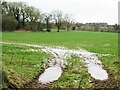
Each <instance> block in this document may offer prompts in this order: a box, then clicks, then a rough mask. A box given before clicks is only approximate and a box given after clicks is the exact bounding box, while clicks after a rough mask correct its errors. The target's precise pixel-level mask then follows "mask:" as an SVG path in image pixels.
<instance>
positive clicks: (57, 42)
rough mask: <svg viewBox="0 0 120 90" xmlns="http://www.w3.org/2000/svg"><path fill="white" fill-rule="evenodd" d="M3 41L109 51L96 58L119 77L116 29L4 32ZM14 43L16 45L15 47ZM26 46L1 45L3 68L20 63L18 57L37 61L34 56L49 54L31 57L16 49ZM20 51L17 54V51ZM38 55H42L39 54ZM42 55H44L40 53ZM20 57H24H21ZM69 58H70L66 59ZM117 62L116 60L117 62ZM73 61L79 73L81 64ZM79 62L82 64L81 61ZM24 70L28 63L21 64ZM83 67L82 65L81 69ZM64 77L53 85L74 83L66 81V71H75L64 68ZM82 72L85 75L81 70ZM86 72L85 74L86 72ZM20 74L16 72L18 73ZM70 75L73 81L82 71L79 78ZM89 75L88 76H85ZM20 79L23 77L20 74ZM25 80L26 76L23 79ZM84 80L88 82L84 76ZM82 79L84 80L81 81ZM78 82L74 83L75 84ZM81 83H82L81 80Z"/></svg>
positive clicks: (100, 51)
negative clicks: (114, 31) (103, 30)
mask: <svg viewBox="0 0 120 90" xmlns="http://www.w3.org/2000/svg"><path fill="white" fill-rule="evenodd" d="M2 41H4V42H18V43H19V42H21V43H30V44H38V45H46V46H63V47H66V48H69V49H81V48H82V49H85V50H88V51H90V52H94V53H98V54H110V56H104V57H99V59H100V60H101V61H102V63H103V65H104V68H106V69H108V70H109V72H111V73H112V77H113V78H114V79H115V80H117V81H118V78H120V77H119V76H118V74H117V73H118V72H119V71H118V69H117V68H118V65H119V64H118V63H119V61H118V34H116V33H105V32H80V31H62V32H59V33H58V32H54V31H53V32H51V33H48V32H4V33H2ZM16 47H17V48H16ZM26 48H28V47H20V46H19V47H18V46H12V45H10V46H9V45H3V65H4V67H5V71H7V70H9V69H10V68H9V67H12V66H13V64H15V65H19V63H18V61H19V60H20V62H22V63H23V60H25V61H26V63H27V62H29V63H34V64H38V63H40V62H38V61H36V62H33V61H34V60H36V59H40V60H43V58H44V59H45V58H48V57H49V55H47V54H45V53H38V52H36V53H31V52H30V53H29V54H30V57H26V54H25V53H21V52H19V53H18V51H19V49H26ZM11 49H12V50H14V49H15V50H17V51H16V52H17V53H16V52H13V54H11V53H8V50H11ZM18 54H19V55H18ZM38 55H39V56H40V57H41V58H39V57H38ZM42 56H43V57H42ZM23 57H25V58H24V59H23ZM10 58H12V59H13V62H14V63H11V64H10V62H11V61H10V60H9V59H10ZM74 58H75V61H76V59H77V57H72V59H74ZM68 60H69V61H70V62H72V61H71V58H70V59H68ZM117 62H118V63H117ZM73 64H74V65H75V66H76V68H74V67H70V68H72V70H74V69H77V73H79V69H81V67H78V66H79V65H78V66H77V64H76V63H75V62H73ZM40 65H41V64H40ZM80 65H81V64H80ZM24 68H25V69H26V70H27V69H29V68H32V67H31V65H30V66H29V65H28V66H26V67H24ZM19 70H20V67H18V68H15V70H14V72H18V71H19ZM34 70H38V68H35V69H33V72H32V74H33V76H35V75H36V74H35V73H34ZM85 70H86V69H85V68H84V70H83V71H85ZM65 71H66V72H65V73H64V75H63V76H64V77H61V78H60V79H59V80H58V81H57V82H55V83H53V85H58V84H59V85H62V86H65V87H67V86H73V87H74V85H73V83H71V84H70V82H67V81H66V82H65V81H64V80H66V78H65V77H66V76H68V74H70V75H72V74H73V73H74V71H73V72H72V71H70V69H69V70H68V69H65ZM19 73H20V75H21V74H24V75H26V74H28V73H27V72H26V71H25V72H19ZM83 75H87V73H86V74H84V72H83ZM87 76H88V75H87ZM18 77H19V76H18ZM31 77H32V76H29V77H28V80H30V79H31ZM70 77H71V78H68V79H69V81H71V82H73V81H72V80H73V79H78V78H80V77H82V76H81V75H78V78H77V77H75V76H74V74H73V76H70ZM86 78H88V79H89V77H86ZM21 79H22V78H21ZM26 80H27V79H26ZM84 82H87V80H85V81H84ZM84 82H83V83H84ZM78 84H79V83H77V84H75V85H78ZM85 85H86V87H90V85H89V84H85ZM81 86H82V87H85V86H84V85H83V84H82V85H81Z"/></svg>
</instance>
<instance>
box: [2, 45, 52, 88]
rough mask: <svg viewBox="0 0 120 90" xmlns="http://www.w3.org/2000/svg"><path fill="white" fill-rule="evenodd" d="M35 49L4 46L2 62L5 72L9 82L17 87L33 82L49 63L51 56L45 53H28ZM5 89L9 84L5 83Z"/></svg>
mask: <svg viewBox="0 0 120 90" xmlns="http://www.w3.org/2000/svg"><path fill="white" fill-rule="evenodd" d="M29 49H35V48H32V47H25V46H19V45H6V44H3V45H2V62H3V72H4V74H5V76H6V78H7V80H8V81H9V82H10V83H11V84H13V85H14V86H15V87H23V85H24V84H25V83H27V82H29V81H31V80H32V79H33V78H35V76H37V75H38V73H40V71H41V70H43V67H44V64H45V63H47V58H48V57H50V55H49V54H46V53H44V52H40V51H39V52H32V51H26V50H29ZM3 83H4V84H3V87H6V86H7V84H8V83H6V82H3Z"/></svg>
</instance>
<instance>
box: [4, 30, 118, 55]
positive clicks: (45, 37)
mask: <svg viewBox="0 0 120 90" xmlns="http://www.w3.org/2000/svg"><path fill="white" fill-rule="evenodd" d="M2 35H3V36H2V39H3V41H9V42H11V41H14V42H23V43H32V44H40V45H47V46H49V45H51V46H56V45H57V46H64V47H67V48H70V49H79V48H83V49H86V50H88V51H91V52H95V53H101V54H113V55H118V34H117V33H106V32H80V31H61V32H59V33H58V32H56V31H53V32H50V33H48V32H4V33H2Z"/></svg>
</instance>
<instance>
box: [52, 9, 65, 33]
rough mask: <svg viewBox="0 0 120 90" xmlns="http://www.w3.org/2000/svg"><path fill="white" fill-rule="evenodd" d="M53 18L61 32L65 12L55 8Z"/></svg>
mask: <svg viewBox="0 0 120 90" xmlns="http://www.w3.org/2000/svg"><path fill="white" fill-rule="evenodd" d="M52 15H53V19H54V21H55V25H56V26H57V32H59V30H60V27H61V26H62V21H63V14H62V11H59V10H55V11H53V12H52Z"/></svg>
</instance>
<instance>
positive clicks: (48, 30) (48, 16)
mask: <svg viewBox="0 0 120 90" xmlns="http://www.w3.org/2000/svg"><path fill="white" fill-rule="evenodd" d="M44 20H45V22H46V29H47V32H51V29H50V28H51V26H50V20H52V15H51V14H48V13H45V14H44Z"/></svg>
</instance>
